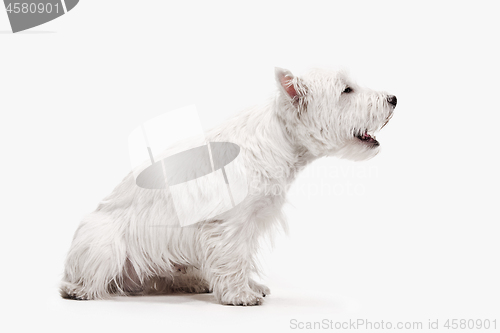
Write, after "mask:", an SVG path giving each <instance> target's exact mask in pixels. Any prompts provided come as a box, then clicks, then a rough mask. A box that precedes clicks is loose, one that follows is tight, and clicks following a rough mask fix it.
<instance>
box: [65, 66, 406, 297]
mask: <svg viewBox="0 0 500 333" xmlns="http://www.w3.org/2000/svg"><path fill="white" fill-rule="evenodd" d="M275 76H276V81H277V85H278V93H277V94H276V96H275V97H274V98H273V99H272V100H271V101H270V102H269V103H268V104H267V105H263V106H259V107H254V108H250V109H248V110H246V111H244V112H243V113H241V114H239V115H238V116H236V117H234V118H232V119H230V120H228V121H227V122H225V123H224V124H222V125H220V126H219V127H217V128H215V129H213V130H212V131H210V132H208V133H207V135H206V139H207V141H210V142H232V143H235V144H237V145H238V146H239V147H240V148H241V151H240V156H241V163H242V165H241V166H240V167H243V168H244V169H245V173H246V176H247V177H248V184H249V187H250V189H249V191H248V195H247V197H246V198H245V199H244V200H243V201H242V202H240V203H239V204H237V205H236V206H235V207H234V208H232V209H230V210H228V211H226V212H224V213H222V214H220V215H218V216H217V217H215V218H212V219H207V220H204V221H200V222H198V223H196V224H193V225H191V226H187V227H180V226H177V227H174V225H175V223H178V220H177V217H176V215H175V214H176V213H175V211H174V209H173V208H172V206H173V204H172V199H171V198H167V200H165V196H164V194H163V191H155V190H147V189H144V188H141V187H139V186H137V185H136V181H135V179H134V176H133V174H132V173H131V174H129V175H128V176H127V177H126V178H125V179H124V180H123V181H122V182H121V183H120V184H119V185H118V186H117V187H116V188H115V189H114V191H113V192H112V193H111V195H109V196H108V197H107V198H106V199H105V200H104V201H102V202H101V203H100V205H99V206H98V208H97V209H96V211H95V212H93V213H91V214H89V215H88V216H86V217H85V218H84V219H83V221H82V222H81V224H80V226H79V227H78V230H77V231H76V234H75V236H74V239H73V242H72V245H71V249H70V251H69V253H68V257H67V260H66V266H65V273H64V278H63V282H62V285H61V295H62V297H64V298H70V299H77V300H87V299H101V298H106V297H109V296H111V295H145V294H158V293H168V292H192V293H204V292H213V294H214V296H215V298H216V299H217V301H218V302H220V303H221V304H231V305H258V304H261V303H262V298H263V297H264V296H266V295H268V294H269V293H270V291H269V289H268V288H267V287H266V286H264V285H261V284H259V283H257V282H255V281H254V280H253V279H252V276H253V275H254V274H258V269H257V263H256V261H255V260H256V259H255V255H256V253H257V250H258V247H259V246H258V245H259V240H260V239H261V238H262V237H263V236H266V235H271V234H272V231H273V230H274V229H277V228H276V227H278V228H283V229H285V230H286V229H287V225H286V222H285V219H284V216H283V214H282V207H283V204H284V203H285V197H286V192H287V190H288V188H289V187H290V185H291V183H292V182H293V181H294V179H295V178H296V176H297V174H298V172H299V171H301V170H302V169H304V167H305V166H306V165H308V164H309V163H311V162H312V161H314V160H315V159H317V158H320V157H323V156H336V157H340V158H347V159H351V160H366V159H369V158H372V157H374V156H375V155H376V154H377V153H378V152H379V148H380V147H379V142H378V141H377V140H376V139H375V136H374V133H375V132H377V131H378V130H380V129H381V128H382V127H384V126H385V124H386V123H387V122H388V121H389V119H390V118H391V117H392V114H393V111H394V108H395V107H396V103H397V99H396V96H393V95H389V94H387V93H385V92H378V91H373V90H370V89H366V88H363V87H360V86H358V85H357V84H355V83H354V82H352V81H351V80H350V79H349V77H348V76H347V75H346V74H345V73H343V72H336V71H326V70H313V71H310V72H309V73H307V74H305V75H303V76H301V77H296V76H294V75H293V74H292V73H291V72H289V71H288V70H284V69H280V68H277V69H276V71H275ZM270 188H272V189H280V190H278V191H276V190H273V191H269V190H268V189H270ZM192 209H193V210H196V209H197V207H192ZM158 226H165V227H164V228H158Z"/></svg>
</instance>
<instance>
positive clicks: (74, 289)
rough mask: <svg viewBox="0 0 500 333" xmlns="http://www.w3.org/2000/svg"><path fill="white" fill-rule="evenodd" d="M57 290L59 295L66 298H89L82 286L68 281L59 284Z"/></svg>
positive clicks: (81, 299)
mask: <svg viewBox="0 0 500 333" xmlns="http://www.w3.org/2000/svg"><path fill="white" fill-rule="evenodd" d="M59 292H60V294H61V297H62V298H66V299H73V300H77V301H86V300H89V299H90V297H89V296H88V295H87V293H86V292H85V291H84V290H83V288H82V287H80V286H78V285H74V284H72V283H68V282H65V283H63V284H62V285H61V288H60V289H59Z"/></svg>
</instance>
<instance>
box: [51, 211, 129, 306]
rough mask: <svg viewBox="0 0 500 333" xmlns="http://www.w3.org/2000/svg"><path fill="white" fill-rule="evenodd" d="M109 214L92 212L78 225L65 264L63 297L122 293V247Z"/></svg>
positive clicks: (97, 297) (76, 297)
mask: <svg viewBox="0 0 500 333" xmlns="http://www.w3.org/2000/svg"><path fill="white" fill-rule="evenodd" d="M115 218H116V217H114V216H112V215H111V214H107V213H101V212H94V213H92V214H90V215H88V216H87V217H86V218H85V219H84V221H83V222H82V224H81V225H80V227H79V228H78V230H77V232H76V234H75V237H74V239H73V242H72V244H71V248H70V251H69V253H68V257H67V260H66V265H65V272H64V277H63V281H62V283H61V287H60V293H61V296H62V297H63V298H69V299H77V300H86V299H99V298H106V297H108V296H110V295H111V294H124V290H123V279H122V271H123V267H124V265H125V261H126V247H125V244H124V242H123V239H122V238H121V237H116V235H117V234H118V235H119V234H120V233H121V232H122V231H121V230H119V228H120V227H119V226H120V224H118V223H115V221H114V219H115Z"/></svg>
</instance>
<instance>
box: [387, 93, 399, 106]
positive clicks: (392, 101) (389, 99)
mask: <svg viewBox="0 0 500 333" xmlns="http://www.w3.org/2000/svg"><path fill="white" fill-rule="evenodd" d="M387 102H389V104H392V105H394V107H396V104H398V99H397V98H396V96H394V95H389V96H387Z"/></svg>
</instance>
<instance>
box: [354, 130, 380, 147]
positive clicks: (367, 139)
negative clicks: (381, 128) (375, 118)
mask: <svg viewBox="0 0 500 333" xmlns="http://www.w3.org/2000/svg"><path fill="white" fill-rule="evenodd" d="M354 136H355V137H356V138H357V139H358V140H361V141H363V143H366V144H368V145H370V146H371V147H377V146H379V145H380V143H379V142H378V141H377V140H376V139H375V136H374V135H371V134H368V131H364V133H363V134H356V135H354Z"/></svg>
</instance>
